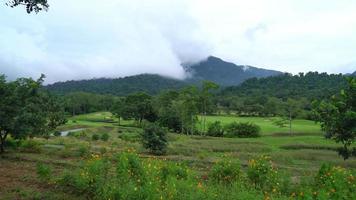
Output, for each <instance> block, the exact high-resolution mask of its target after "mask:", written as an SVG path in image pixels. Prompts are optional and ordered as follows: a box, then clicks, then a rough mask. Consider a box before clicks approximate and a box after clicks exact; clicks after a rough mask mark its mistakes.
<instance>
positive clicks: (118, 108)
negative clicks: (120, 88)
mask: <svg viewBox="0 0 356 200" xmlns="http://www.w3.org/2000/svg"><path fill="white" fill-rule="evenodd" d="M124 100H125V99H123V98H119V99H117V100H116V101H115V102H114V104H113V105H112V107H111V108H110V112H111V113H112V114H113V115H114V116H115V117H117V118H118V119H119V126H120V121H121V117H123V116H124V107H125V104H124Z"/></svg>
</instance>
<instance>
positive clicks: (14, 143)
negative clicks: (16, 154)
mask: <svg viewBox="0 0 356 200" xmlns="http://www.w3.org/2000/svg"><path fill="white" fill-rule="evenodd" d="M20 145H21V141H20V140H15V139H13V138H11V137H8V138H7V139H6V140H5V147H8V148H12V149H17V148H18V147H19V146H20Z"/></svg>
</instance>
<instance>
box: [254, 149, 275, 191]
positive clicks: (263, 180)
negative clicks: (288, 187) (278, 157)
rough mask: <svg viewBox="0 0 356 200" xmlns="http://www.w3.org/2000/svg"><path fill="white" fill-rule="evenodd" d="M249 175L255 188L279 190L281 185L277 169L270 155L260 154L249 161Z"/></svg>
mask: <svg viewBox="0 0 356 200" xmlns="http://www.w3.org/2000/svg"><path fill="white" fill-rule="evenodd" d="M247 177H248V179H249V180H250V181H251V182H252V184H253V185H254V187H255V188H258V189H263V190H264V191H266V190H268V191H274V192H277V191H278V190H279V189H280V187H281V182H280V177H279V173H278V171H277V169H276V168H275V167H274V166H273V164H272V161H271V159H270V157H268V156H260V157H258V158H256V159H251V160H250V161H249V163H248V169H247Z"/></svg>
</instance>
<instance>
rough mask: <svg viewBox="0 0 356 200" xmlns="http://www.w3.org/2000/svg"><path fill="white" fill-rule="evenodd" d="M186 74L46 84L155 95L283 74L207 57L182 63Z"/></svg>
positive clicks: (66, 89)
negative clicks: (204, 83) (181, 76)
mask: <svg viewBox="0 0 356 200" xmlns="http://www.w3.org/2000/svg"><path fill="white" fill-rule="evenodd" d="M182 66H183V67H184V69H185V71H186V72H187V74H188V78H186V79H185V80H177V79H172V78H168V77H163V76H160V75H156V74H140V75H135V76H128V77H124V78H114V79H109V78H100V79H89V80H76V81H75V80H72V81H66V82H57V83H54V84H51V85H48V86H46V88H47V89H48V90H50V91H53V92H55V93H59V94H66V93H70V92H78V91H80V92H91V93H98V94H113V95H127V94H130V93H134V92H146V93H149V94H157V93H159V92H160V91H161V90H166V89H179V88H182V87H184V86H186V85H188V84H199V83H200V82H201V81H202V80H209V81H213V82H215V83H217V84H219V85H221V86H233V85H238V84H240V83H242V82H243V81H245V80H247V79H249V78H253V77H256V78H261V77H268V76H275V75H279V74H282V73H281V72H278V71H273V70H266V69H260V68H256V67H252V66H245V65H235V64H234V63H230V62H225V61H223V60H221V59H220V58H217V57H213V56H210V57H208V58H207V59H206V60H204V61H202V62H199V63H196V64H190V65H188V64H182Z"/></svg>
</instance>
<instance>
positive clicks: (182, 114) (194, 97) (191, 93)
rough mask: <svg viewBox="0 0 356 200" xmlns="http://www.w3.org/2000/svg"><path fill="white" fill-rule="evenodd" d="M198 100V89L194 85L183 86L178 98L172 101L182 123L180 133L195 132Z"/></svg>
mask: <svg viewBox="0 0 356 200" xmlns="http://www.w3.org/2000/svg"><path fill="white" fill-rule="evenodd" d="M198 101H199V91H198V88H197V87H195V86H190V87H186V88H183V89H182V91H180V93H179V97H178V99H177V100H176V101H174V103H173V106H174V109H175V110H177V111H178V113H179V118H180V121H181V123H182V126H181V132H182V133H186V134H193V133H194V132H195V128H196V127H195V125H196V123H197V121H198V118H197V115H198V114H199V107H198Z"/></svg>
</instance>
